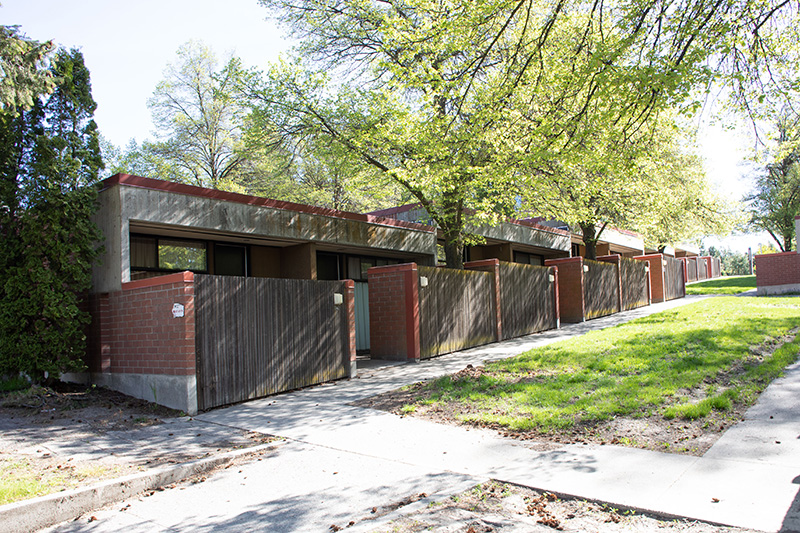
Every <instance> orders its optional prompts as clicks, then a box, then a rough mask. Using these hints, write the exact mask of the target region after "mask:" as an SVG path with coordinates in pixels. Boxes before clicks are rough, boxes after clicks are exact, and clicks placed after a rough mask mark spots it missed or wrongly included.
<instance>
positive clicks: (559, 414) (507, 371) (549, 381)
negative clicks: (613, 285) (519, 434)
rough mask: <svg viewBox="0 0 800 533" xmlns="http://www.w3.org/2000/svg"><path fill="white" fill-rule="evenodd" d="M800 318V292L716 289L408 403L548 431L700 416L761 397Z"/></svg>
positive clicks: (788, 353)
mask: <svg viewBox="0 0 800 533" xmlns="http://www.w3.org/2000/svg"><path fill="white" fill-rule="evenodd" d="M798 324H800V299H797V298H741V297H733V296H730V297H727V296H722V297H719V298H710V299H707V300H703V301H700V302H697V303H694V304H690V305H687V306H684V307H681V308H678V309H674V310H670V311H665V312H662V313H657V314H654V315H651V316H649V317H645V318H641V319H638V320H634V321H632V322H628V323H626V324H621V325H619V326H615V327H612V328H607V329H604V330H601V331H594V332H591V333H588V334H586V335H583V336H581V337H578V338H574V339H569V340H566V341H561V342H558V343H555V344H551V345H549V346H545V347H542V348H538V349H534V350H531V351H529V352H526V353H524V354H522V355H519V356H517V357H514V358H511V359H506V360H503V361H498V362H494V363H490V364H487V365H486V367H485V368H483V369H476V371H472V372H470V371H462V372H460V373H458V374H455V375H452V376H445V377H443V378H440V379H437V380H435V381H432V382H430V383H428V384H426V385H424V386H422V387H421V388H419V389H418V390H419V392H421V393H423V394H420V395H419V396H417V398H418V400H417V403H411V404H408V405H407V406H406V407H405V408H404V410H405V411H406V412H409V411H413V410H414V409H416V408H417V406H418V405H420V404H421V405H428V406H431V407H435V406H436V405H437V404H438V405H440V406H442V405H445V404H446V405H447V408H448V410H449V411H451V412H456V413H457V415H456V416H457V418H458V419H459V420H461V421H462V422H467V423H474V424H478V425H492V426H496V425H500V426H502V427H506V428H508V429H510V430H514V431H534V432H538V433H548V432H551V431H557V430H559V429H565V428H571V427H573V426H576V425H582V426H589V427H591V425H592V424H594V423H599V422H602V421H606V420H610V419H612V418H614V417H616V416H629V417H645V416H654V415H656V416H660V417H661V416H663V417H665V418H668V419H675V418H678V419H680V418H685V419H698V418H702V417H704V416H706V415H708V414H709V413H710V412H712V411H713V410H716V411H726V410H728V409H731V408H732V407H733V406H734V405H749V404H751V403H753V402H754V401H755V399H756V398H757V396H758V394H760V392H761V391H762V390H763V389H764V388H766V386H767V385H768V384H769V383H770V382H771V381H772V380H773V379H775V378H776V377H777V376H779V375H780V374H781V372H782V371H783V369H784V368H785V367H786V366H787V365H788V364H790V363H792V362H793V361H794V360H795V359H797V355H798V349H799V347H800V336H798V338H797V339H794V338H793V335H789V334H790V332H794V329H793V328H797V326H798ZM787 335H788V337H787ZM787 340H790V342H786V341H787Z"/></svg>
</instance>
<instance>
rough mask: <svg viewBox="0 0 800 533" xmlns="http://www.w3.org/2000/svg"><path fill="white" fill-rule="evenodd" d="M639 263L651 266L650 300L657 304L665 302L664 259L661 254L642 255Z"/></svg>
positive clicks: (638, 257)
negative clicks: (645, 262)
mask: <svg viewBox="0 0 800 533" xmlns="http://www.w3.org/2000/svg"><path fill="white" fill-rule="evenodd" d="M634 259H636V260H638V261H647V264H649V265H650V300H651V301H652V302H653V303H654V304H656V303H660V302H663V301H664V257H663V256H662V255H661V254H649V255H640V256H637V257H634Z"/></svg>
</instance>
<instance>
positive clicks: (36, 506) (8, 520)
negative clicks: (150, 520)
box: [0, 440, 285, 533]
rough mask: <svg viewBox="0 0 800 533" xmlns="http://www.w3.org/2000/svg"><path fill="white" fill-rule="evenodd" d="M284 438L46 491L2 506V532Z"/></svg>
mask: <svg viewBox="0 0 800 533" xmlns="http://www.w3.org/2000/svg"><path fill="white" fill-rule="evenodd" d="M283 442H285V441H280V440H279V441H275V442H271V443H268V444H261V445H258V446H253V447H250V448H242V449H238V450H233V451H230V452H226V453H223V454H219V455H213V456H210V457H205V458H203V459H198V460H196V461H191V462H188V463H181V464H177V465H174V466H166V467H162V468H157V469H153V470H148V471H146V472H141V473H138V474H131V475H129V476H124V477H120V478H115V479H109V480H106V481H101V482H100V483H96V484H94V485H89V486H87V487H82V488H77V489H72V490H67V491H63V492H57V493H54V494H47V495H45V496H40V497H38V498H32V499H30V500H23V501H20V502H14V503H9V504H6V505H3V506H0V533H24V532H29V531H36V530H39V529H43V528H46V527H49V526H52V525H55V524H59V523H61V522H65V521H67V520H74V519H76V518H78V517H79V516H81V515H82V514H84V513H87V512H89V511H93V510H95V509H99V508H101V507H104V506H106V505H109V504H112V503H114V502H118V501H123V500H125V499H127V498H131V497H133V496H136V495H137V494H140V493H142V492H145V491H148V490H156V489H160V488H162V487H164V486H165V485H169V484H171V483H176V482H179V481H183V480H185V479H187V478H190V477H192V476H195V475H198V474H202V473H205V472H208V471H209V470H212V469H214V468H217V467H219V466H223V465H225V464H227V463H229V462H231V461H233V460H234V459H238V458H240V457H243V456H245V455H249V454H252V453H257V452H260V451H264V450H271V449H274V448H276V447H278V446H280V445H281V444H282V443H283Z"/></svg>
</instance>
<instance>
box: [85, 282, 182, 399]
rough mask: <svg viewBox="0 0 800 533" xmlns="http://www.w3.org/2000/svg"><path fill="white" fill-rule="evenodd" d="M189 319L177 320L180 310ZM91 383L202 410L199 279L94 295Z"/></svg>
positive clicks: (133, 286)
mask: <svg viewBox="0 0 800 533" xmlns="http://www.w3.org/2000/svg"><path fill="white" fill-rule="evenodd" d="M176 304H178V305H182V306H183V316H182V317H180V316H177V317H176V316H174V314H173V308H174V306H175V305H176ZM89 309H90V312H91V313H92V323H91V325H90V327H89V331H88V347H89V350H88V352H89V353H88V358H87V363H88V366H89V371H90V373H91V380H92V381H93V382H95V383H97V384H99V385H104V386H108V387H109V388H112V389H115V390H119V391H120V392H124V393H125V394H129V395H131V396H134V397H137V398H142V399H145V400H148V401H153V402H156V403H159V404H161V405H166V406H167V407H172V408H175V409H181V410H183V411H186V412H188V413H194V412H196V411H197V398H196V364H195V337H194V334H195V330H194V328H195V320H194V274H192V273H191V272H180V273H177V274H171V275H168V276H161V277H158V278H150V279H145V280H140V281H134V282H129V283H124V284H123V285H122V290H121V291H115V292H111V293H101V294H92V295H90V296H89Z"/></svg>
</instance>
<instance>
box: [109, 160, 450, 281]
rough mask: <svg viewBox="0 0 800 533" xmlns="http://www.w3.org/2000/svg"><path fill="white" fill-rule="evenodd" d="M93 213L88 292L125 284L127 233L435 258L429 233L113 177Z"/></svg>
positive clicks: (210, 191)
mask: <svg viewBox="0 0 800 533" xmlns="http://www.w3.org/2000/svg"><path fill="white" fill-rule="evenodd" d="M98 201H99V208H98V211H97V213H96V214H95V216H94V220H95V222H96V223H97V225H98V227H99V228H100V230H101V231H102V232H103V236H104V238H105V242H104V244H105V253H104V254H103V257H102V258H101V259H102V264H101V265H99V266H98V267H97V268H95V269H94V276H93V278H94V289H93V290H94V291H96V292H107V291H113V290H118V289H119V287H120V286H121V283H122V282H125V281H128V279H127V278H128V276H129V269H130V244H129V236H130V233H131V231H133V232H141V233H150V234H158V235H162V236H170V235H172V236H183V237H187V238H205V239H210V240H211V239H213V240H220V241H228V242H250V243H252V244H256V245H263V246H275V247H285V246H291V245H297V244H303V243H315V245H317V247H318V249H321V250H348V251H352V252H351V253H355V252H356V251H357V252H358V253H363V254H364V255H375V256H387V257H396V258H404V257H409V258H411V257H416V258H417V259H418V260H419V258H421V257H428V258H430V259H431V261H434V260H435V257H436V230H435V229H434V228H432V227H430V226H426V225H423V224H415V223H411V222H403V221H399V220H394V219H389V218H383V217H379V216H373V215H362V214H358V213H349V212H345V211H337V210H334V209H327V208H322V207H316V206H309V205H303V204H295V203H292V202H282V201H278V200H270V199H267V198H259V197H255V196H247V195H242V194H236V193H229V192H224V191H217V190H214V189H205V188H202V187H194V186H191V185H184V184H180V183H171V182H166V181H162V180H154V179H149V178H143V177H140V176H131V175H128V174H117V175H115V176H112V177H111V178H109V179H107V180H105V181H103V182H102V183H101V189H100V195H99V199H98Z"/></svg>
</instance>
